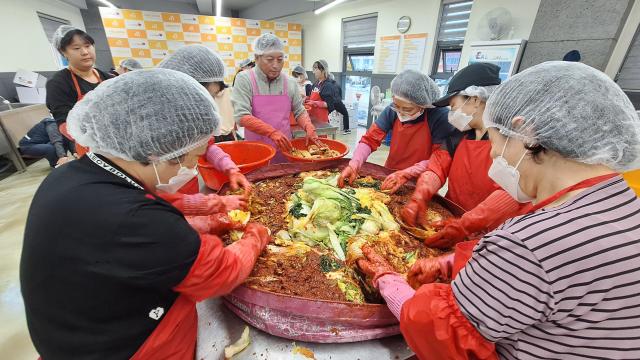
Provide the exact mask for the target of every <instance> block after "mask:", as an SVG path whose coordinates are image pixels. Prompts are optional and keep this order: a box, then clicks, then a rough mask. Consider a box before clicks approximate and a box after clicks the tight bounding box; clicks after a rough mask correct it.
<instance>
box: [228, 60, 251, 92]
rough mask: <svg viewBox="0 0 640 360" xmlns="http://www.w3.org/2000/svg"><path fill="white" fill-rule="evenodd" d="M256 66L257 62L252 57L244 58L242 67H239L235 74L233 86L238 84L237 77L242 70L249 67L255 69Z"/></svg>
mask: <svg viewBox="0 0 640 360" xmlns="http://www.w3.org/2000/svg"><path fill="white" fill-rule="evenodd" d="M254 66H256V62H255V61H253V60H252V59H244V60H242V61H241V62H240V67H239V68H238V71H236V74H235V75H233V82H232V83H231V86H235V85H236V77H238V74H240V73H241V72H243V71H245V70H248V69H253V67H254Z"/></svg>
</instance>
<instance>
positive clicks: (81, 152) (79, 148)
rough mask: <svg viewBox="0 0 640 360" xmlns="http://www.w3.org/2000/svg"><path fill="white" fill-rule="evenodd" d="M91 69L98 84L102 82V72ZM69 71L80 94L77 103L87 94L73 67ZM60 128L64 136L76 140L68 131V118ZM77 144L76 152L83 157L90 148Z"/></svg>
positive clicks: (77, 92)
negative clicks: (81, 86) (79, 83)
mask: <svg viewBox="0 0 640 360" xmlns="http://www.w3.org/2000/svg"><path fill="white" fill-rule="evenodd" d="M91 70H92V71H93V73H94V75H95V76H96V77H97V78H98V84H100V83H102V78H101V77H100V74H98V72H97V71H96V69H91ZM69 72H70V73H71V80H72V81H73V87H74V88H75V89H76V94H78V98H77V101H76V103H77V102H79V101H80V100H82V99H83V98H84V95H85V94H83V93H82V90H80V85H78V78H77V77H76V74H75V73H74V72H73V71H72V70H71V69H69ZM58 130H60V133H61V134H62V135H64V137H66V138H67V139H69V140H71V141H73V142H75V140H74V139H73V137H71V135H69V132H67V121H66V119H65V122H63V123H62V124H60V126H59V127H58ZM75 145H76V153H77V154H78V156H80V157H82V156H83V155H84V154H86V153H87V152H88V151H89V148H86V147H84V146H81V145H80V144H78V143H77V142H76V143H75Z"/></svg>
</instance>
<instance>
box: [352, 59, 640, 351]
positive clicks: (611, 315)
mask: <svg viewBox="0 0 640 360" xmlns="http://www.w3.org/2000/svg"><path fill="white" fill-rule="evenodd" d="M483 120H484V123H485V126H486V127H487V128H488V129H489V130H488V131H489V139H490V141H491V157H492V158H493V163H492V165H491V167H490V169H489V177H491V178H492V179H493V180H494V181H495V182H496V183H498V184H499V185H500V186H501V187H502V188H503V189H504V190H505V191H506V192H507V193H509V195H511V196H512V197H513V198H514V199H516V200H517V201H518V202H527V201H531V202H532V203H531V206H530V207H529V208H528V209H527V210H526V212H527V214H526V215H521V216H518V217H515V218H513V219H510V220H507V221H506V222H505V223H504V224H502V225H501V226H500V227H498V229H496V230H494V231H493V232H491V233H489V234H487V235H485V236H484V237H483V238H482V239H481V240H480V242H479V243H478V244H477V245H476V246H475V248H474V249H473V251H472V253H471V258H470V259H469V260H468V262H467V261H466V259H463V260H464V261H460V262H458V261H457V259H456V261H455V262H454V265H453V267H452V268H449V269H447V267H446V266H443V267H442V268H441V269H439V270H438V271H437V272H435V273H434V272H414V273H411V272H410V273H409V276H408V278H409V280H410V281H411V282H413V283H422V284H424V285H422V286H420V287H419V288H418V289H417V291H416V290H414V289H413V288H411V287H410V286H409V285H408V284H407V282H405V280H404V279H403V278H402V277H401V276H400V275H397V274H394V273H393V270H391V269H392V268H390V267H389V265H388V264H386V263H385V260H384V259H381V258H380V257H379V256H378V255H377V254H376V253H375V252H373V251H372V250H371V249H366V250H365V255H366V256H367V259H366V260H360V264H359V265H360V267H361V268H362V269H363V270H364V271H365V272H366V273H368V275H369V276H372V277H373V279H374V283H375V284H376V285H377V286H378V287H379V289H380V292H381V294H382V296H383V297H384V298H385V299H386V302H387V304H388V306H389V307H390V309H391V311H392V312H393V313H394V314H395V315H396V316H397V317H398V319H399V320H400V330H401V332H402V334H403V335H404V338H405V340H406V341H407V343H408V344H409V346H410V347H411V348H412V349H413V350H414V351H415V352H416V354H417V356H418V358H421V359H496V358H501V359H523V358H527V359H528V358H536V359H541V358H544V359H585V358H600V359H638V358H640V346H638V345H639V344H638V337H637V333H638V329H637V326H638V322H639V321H640V292H638V291H637V289H636V285H637V282H638V278H640V268H639V267H638V259H639V258H640V245H639V244H638V239H640V225H639V224H640V199H638V198H637V197H636V196H635V194H634V193H633V191H632V190H631V189H630V188H629V186H628V184H627V183H626V182H625V181H624V180H623V179H622V177H621V176H620V175H619V174H618V172H621V171H625V170H627V169H633V168H638V166H639V165H640V119H638V114H637V113H636V111H635V109H634V107H633V105H632V103H631V101H629V98H628V97H627V96H626V95H625V93H624V92H623V91H622V89H620V87H619V86H618V85H617V84H615V83H614V82H613V81H612V80H611V79H610V78H609V77H607V76H606V75H605V74H604V73H602V72H600V71H598V70H596V69H594V68H591V67H589V66H587V65H584V64H580V63H571V62H562V61H553V62H546V63H542V64H539V65H536V66H533V67H531V68H529V69H527V70H525V71H523V72H521V73H519V74H517V75H514V76H513V77H511V78H509V79H508V80H507V81H505V82H504V83H503V84H502V85H500V86H499V87H498V88H497V89H496V91H495V92H494V93H493V94H492V95H491V97H490V98H489V101H488V102H487V104H486V109H485V112H484V116H483ZM458 255H459V254H458V253H456V257H458ZM460 255H462V254H460ZM456 263H459V264H461V266H458V267H456ZM447 273H452V274H454V278H453V281H452V282H451V284H450V285H449V284H446V283H432V282H433V281H434V280H436V278H446V277H447ZM456 274H457V275H456ZM442 280H446V279H442Z"/></svg>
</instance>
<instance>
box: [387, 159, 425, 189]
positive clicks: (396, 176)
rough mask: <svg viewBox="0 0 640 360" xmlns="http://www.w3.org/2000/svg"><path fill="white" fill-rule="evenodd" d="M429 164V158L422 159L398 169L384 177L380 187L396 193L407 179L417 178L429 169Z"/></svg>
mask: <svg viewBox="0 0 640 360" xmlns="http://www.w3.org/2000/svg"><path fill="white" fill-rule="evenodd" d="M428 164H429V160H422V161H420V162H419V163H417V164H415V165H413V166H410V167H408V168H406V169H403V170H398V171H396V172H394V173H392V174H390V175H389V176H387V177H386V178H385V179H384V181H383V182H382V186H381V187H380V189H382V190H387V191H389V192H390V193H391V194H393V193H395V192H396V191H398V189H400V187H401V186H402V185H404V184H405V183H406V182H407V181H409V180H411V179H417V178H418V176H420V174H422V173H423V172H425V171H427V165H428Z"/></svg>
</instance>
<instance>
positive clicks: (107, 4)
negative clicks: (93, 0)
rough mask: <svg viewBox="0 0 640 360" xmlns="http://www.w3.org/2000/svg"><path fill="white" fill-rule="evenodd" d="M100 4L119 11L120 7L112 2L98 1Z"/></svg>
mask: <svg viewBox="0 0 640 360" xmlns="http://www.w3.org/2000/svg"><path fill="white" fill-rule="evenodd" d="M98 1H99V2H101V3H102V4H103V5H105V6H108V7H110V8H112V9H117V8H118V7H117V6H115V5H113V3H111V2H110V1H107V0H98Z"/></svg>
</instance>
